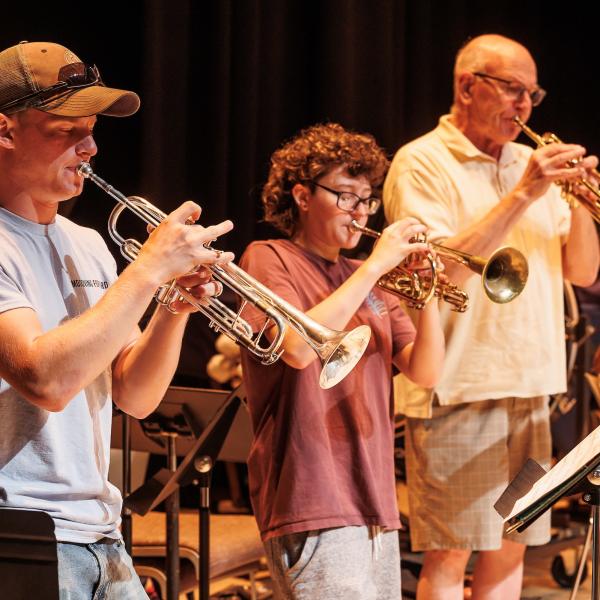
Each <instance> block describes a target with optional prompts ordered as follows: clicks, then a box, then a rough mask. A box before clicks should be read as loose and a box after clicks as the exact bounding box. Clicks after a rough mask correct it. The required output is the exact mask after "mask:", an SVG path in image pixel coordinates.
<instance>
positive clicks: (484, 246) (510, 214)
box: [442, 191, 530, 284]
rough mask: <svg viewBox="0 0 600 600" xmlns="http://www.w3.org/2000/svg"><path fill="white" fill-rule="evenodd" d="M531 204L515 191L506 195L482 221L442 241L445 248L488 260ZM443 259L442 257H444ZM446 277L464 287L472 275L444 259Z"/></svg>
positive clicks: (525, 197)
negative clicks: (462, 284)
mask: <svg viewBox="0 0 600 600" xmlns="http://www.w3.org/2000/svg"><path fill="white" fill-rule="evenodd" d="M529 204H530V200H529V199H528V198H527V196H526V195H524V194H523V193H520V192H518V191H513V192H511V193H510V194H508V195H506V196H504V198H502V199H501V200H500V202H498V204H497V205H496V206H495V207H494V208H493V209H492V210H490V211H489V212H488V213H487V214H486V215H485V216H484V217H483V218H482V219H480V220H479V221H477V222H476V223H473V224H471V225H470V226H469V227H467V228H466V229H464V230H462V231H461V232H460V233H458V234H457V235H455V236H453V237H451V238H448V239H446V240H443V241H442V245H443V246H445V247H448V248H452V249H455V250H460V251H461V252H466V253H467V254H471V255H476V256H482V257H484V258H487V257H489V256H490V254H491V253H492V252H494V250H496V249H497V248H498V247H499V246H501V245H502V244H503V243H504V240H505V239H506V236H507V235H508V234H509V232H510V231H511V229H512V228H513V227H514V226H515V224H516V223H517V221H518V220H519V219H520V218H521V216H522V215H523V213H524V212H525V210H526V209H527V207H528V206H529ZM442 258H443V257H442ZM444 265H445V267H446V274H447V275H448V277H449V278H450V280H451V281H452V282H453V283H457V284H461V283H463V282H464V281H465V280H466V279H468V278H469V277H470V276H471V275H472V274H473V273H472V272H471V271H469V270H468V269H466V268H464V267H462V266H460V265H459V264H458V263H456V262H453V261H452V260H451V259H445V260H444Z"/></svg>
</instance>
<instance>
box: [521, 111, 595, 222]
mask: <svg viewBox="0 0 600 600" xmlns="http://www.w3.org/2000/svg"><path fill="white" fill-rule="evenodd" d="M513 121H514V122H515V123H516V124H517V125H518V126H519V127H520V128H521V129H522V130H523V133H525V134H526V135H527V136H528V137H529V138H530V139H532V140H533V141H534V142H535V143H536V144H537V146H538V148H541V147H542V146H547V145H548V144H562V143H563V142H562V140H561V139H560V138H559V137H558V136H557V135H555V134H554V133H549V132H546V133H544V135H539V134H538V133H536V132H535V131H533V129H531V127H529V126H528V125H526V124H525V122H524V121H523V120H522V119H521V117H519V116H518V115H515V116H514V117H513ZM580 162H581V159H580V158H579V159H573V160H569V161H567V163H566V164H567V166H568V167H576V166H577V165H578V164H579V163H580ZM591 172H592V175H594V177H597V179H598V181H600V172H598V171H597V170H596V169H592V171H591ZM556 183H557V184H558V185H559V186H560V187H561V190H562V197H563V198H564V199H565V200H566V201H567V202H569V204H570V205H571V204H572V203H571V200H570V199H571V198H575V199H576V200H577V201H578V202H580V203H581V205H582V206H583V207H584V208H586V209H587V210H588V211H589V212H590V214H591V215H592V217H593V218H594V220H595V221H596V222H597V223H600V189H599V188H598V186H597V185H594V184H593V183H592V182H591V181H590V180H589V179H586V178H585V177H580V178H578V179H576V180H574V181H557V182H556ZM579 185H583V186H584V187H585V188H586V189H588V190H589V191H590V192H591V193H592V195H593V196H594V199H593V200H592V199H591V198H589V197H588V196H586V195H585V194H583V193H581V191H579V190H578V189H577V186H579Z"/></svg>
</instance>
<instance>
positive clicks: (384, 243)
mask: <svg viewBox="0 0 600 600" xmlns="http://www.w3.org/2000/svg"><path fill="white" fill-rule="evenodd" d="M426 232H427V228H426V227H425V225H423V223H421V222H419V221H418V220H417V219H415V218H414V217H406V218H404V219H400V220H399V221H396V222H395V223H392V224H391V225H389V226H388V227H386V228H385V229H384V230H383V231H382V232H381V237H380V238H379V239H378V240H377V242H376V243H375V247H374V248H373V252H371V255H370V256H369V258H368V259H367V260H366V262H367V263H369V264H370V265H372V266H374V267H375V268H376V269H377V270H378V272H379V273H381V274H382V275H383V274H384V273H387V272H388V271H391V270H392V269H394V268H395V267H397V266H398V265H399V264H400V263H401V262H402V261H404V259H406V258H407V257H408V256H409V255H411V254H417V255H420V256H424V255H425V253H426V252H427V251H428V248H427V244H426V243H425V242H413V241H411V240H413V239H414V238H415V236H417V235H419V234H423V233H426Z"/></svg>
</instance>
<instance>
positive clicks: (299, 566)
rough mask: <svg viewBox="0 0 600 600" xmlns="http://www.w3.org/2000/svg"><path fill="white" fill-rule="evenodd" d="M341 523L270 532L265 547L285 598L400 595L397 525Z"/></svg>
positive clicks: (388, 599)
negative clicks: (272, 535)
mask: <svg viewBox="0 0 600 600" xmlns="http://www.w3.org/2000/svg"><path fill="white" fill-rule="evenodd" d="M375 529H376V528H369V527H339V528H335V529H320V530H317V531H305V532H302V533H293V534H290V535H283V536H280V537H276V538H271V539H269V540H267V541H266V542H265V550H266V554H267V559H268V561H269V567H270V569H271V576H272V578H273V582H274V583H275V586H276V590H275V597H276V598H278V599H283V600H337V599H339V600H342V599H343V600H400V598H401V597H402V595H401V590H400V548H399V543H398V532H397V531H384V532H381V531H380V533H379V534H375V532H374V530H375Z"/></svg>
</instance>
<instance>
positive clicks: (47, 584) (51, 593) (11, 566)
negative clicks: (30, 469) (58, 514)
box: [0, 508, 58, 600]
mask: <svg viewBox="0 0 600 600" xmlns="http://www.w3.org/2000/svg"><path fill="white" fill-rule="evenodd" d="M0 592H1V596H2V598H10V599H11V600H30V599H31V598H38V599H39V600H58V557H57V554H56V538H55V536H54V521H52V518H51V517H50V515H48V514H47V513H45V512H41V511H37V510H18V509H12V508H2V509H0Z"/></svg>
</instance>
